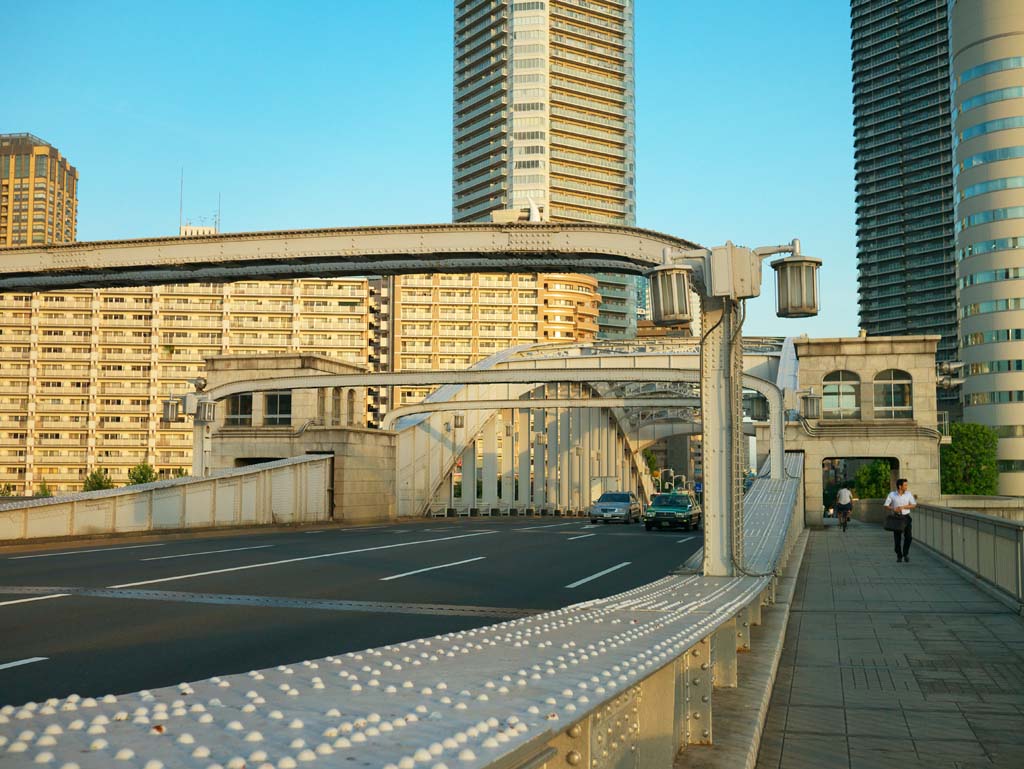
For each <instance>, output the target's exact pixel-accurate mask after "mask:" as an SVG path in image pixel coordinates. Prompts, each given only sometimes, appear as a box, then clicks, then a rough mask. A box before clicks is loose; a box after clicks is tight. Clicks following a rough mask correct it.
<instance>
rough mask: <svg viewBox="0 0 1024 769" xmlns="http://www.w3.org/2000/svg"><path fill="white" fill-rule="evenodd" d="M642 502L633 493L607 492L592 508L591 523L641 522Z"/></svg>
mask: <svg viewBox="0 0 1024 769" xmlns="http://www.w3.org/2000/svg"><path fill="white" fill-rule="evenodd" d="M641 512H642V511H641V510H640V500H639V499H637V498H636V494H634V493H633V492H631V491H606V492H605V493H604V494H602V495H601V496H600V497H598V500H597V501H596V502H595V503H594V504H592V505H591V506H590V522H591V523H597V522H598V521H600V522H601V523H608V522H609V521H622V522H623V523H632V522H633V521H639V520H640V513H641Z"/></svg>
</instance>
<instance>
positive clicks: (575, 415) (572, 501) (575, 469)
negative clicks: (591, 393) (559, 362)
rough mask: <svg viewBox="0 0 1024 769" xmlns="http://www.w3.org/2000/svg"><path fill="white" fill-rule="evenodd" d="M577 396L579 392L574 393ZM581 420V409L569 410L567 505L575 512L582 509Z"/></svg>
mask: <svg viewBox="0 0 1024 769" xmlns="http://www.w3.org/2000/svg"><path fill="white" fill-rule="evenodd" d="M575 395H576V396H577V397H579V392H578V391H577V392H576V393H575ZM582 422H583V409H570V410H569V469H570V470H571V471H572V472H571V473H570V478H571V481H570V486H569V507H570V508H571V509H572V510H574V511H576V512H577V513H578V512H579V511H580V510H581V509H582V500H583V486H582V484H581V480H582V478H583V442H582V434H581V431H580V428H581V427H582Z"/></svg>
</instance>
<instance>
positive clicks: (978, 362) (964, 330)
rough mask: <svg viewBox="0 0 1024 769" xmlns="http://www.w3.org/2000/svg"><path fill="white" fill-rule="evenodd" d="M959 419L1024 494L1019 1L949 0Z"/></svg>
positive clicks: (1023, 134) (1023, 144) (1022, 46)
mask: <svg viewBox="0 0 1024 769" xmlns="http://www.w3.org/2000/svg"><path fill="white" fill-rule="evenodd" d="M949 8H950V53H951V57H950V59H951V63H952V74H953V79H952V83H951V90H952V106H953V143H954V146H955V151H954V162H955V166H954V174H955V175H956V258H957V287H958V289H959V309H960V351H961V356H962V357H961V360H963V361H964V363H965V364H966V365H965V369H964V374H965V377H966V383H965V384H964V386H963V394H964V419H965V421H968V422H980V423H982V424H987V425H991V426H992V427H994V428H995V429H996V431H997V432H998V433H999V436H1000V440H999V470H1000V475H999V492H1000V493H1001V494H1012V495H1024V3H1022V2H1021V0H949Z"/></svg>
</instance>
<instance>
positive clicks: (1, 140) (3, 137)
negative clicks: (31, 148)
mask: <svg viewBox="0 0 1024 769" xmlns="http://www.w3.org/2000/svg"><path fill="white" fill-rule="evenodd" d="M16 139H20V140H23V141H26V142H31V143H32V144H39V145H42V146H44V147H52V146H53V145H52V144H50V142H47V141H43V140H42V139H40V138H39V137H38V136H36V135H35V134H29V133H20V134H0V144H8V143H12V142H13V141H14V140H16Z"/></svg>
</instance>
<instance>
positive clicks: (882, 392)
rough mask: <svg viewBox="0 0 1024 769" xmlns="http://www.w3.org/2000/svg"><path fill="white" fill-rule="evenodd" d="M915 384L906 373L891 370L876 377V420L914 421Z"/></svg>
mask: <svg viewBox="0 0 1024 769" xmlns="http://www.w3.org/2000/svg"><path fill="white" fill-rule="evenodd" d="M913 417H914V382H913V379H911V377H910V374H908V373H907V372H906V371H900V370H899V369H895V368H890V369H886V370H885V371H883V372H881V373H880V374H879V375H878V376H876V377H875V419H913Z"/></svg>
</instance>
